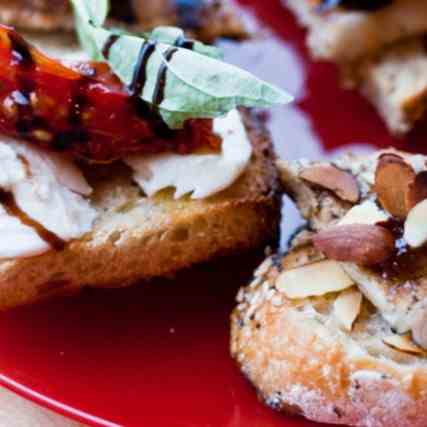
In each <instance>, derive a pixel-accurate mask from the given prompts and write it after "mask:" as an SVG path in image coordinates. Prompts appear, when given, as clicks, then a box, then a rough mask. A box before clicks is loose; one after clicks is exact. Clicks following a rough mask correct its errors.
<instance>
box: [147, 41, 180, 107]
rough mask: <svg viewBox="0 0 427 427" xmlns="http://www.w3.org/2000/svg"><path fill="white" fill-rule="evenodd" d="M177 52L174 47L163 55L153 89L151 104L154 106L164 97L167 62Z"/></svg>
mask: <svg viewBox="0 0 427 427" xmlns="http://www.w3.org/2000/svg"><path fill="white" fill-rule="evenodd" d="M176 52H178V49H177V48H176V47H170V48H169V49H168V50H167V51H166V52H165V55H164V61H163V62H162V65H161V66H160V68H159V74H158V76H157V82H156V86H155V88H154V94H153V103H154V105H160V104H161V103H162V101H163V99H164V97H165V87H166V73H167V71H168V62H169V61H170V60H171V59H172V57H173V55H174V54H175V53H176Z"/></svg>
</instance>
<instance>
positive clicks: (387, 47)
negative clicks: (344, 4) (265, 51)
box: [285, 0, 427, 135]
mask: <svg viewBox="0 0 427 427" xmlns="http://www.w3.org/2000/svg"><path fill="white" fill-rule="evenodd" d="M285 3H286V5H287V6H288V7H289V8H290V9H292V10H293V11H294V12H295V14H296V16H297V18H298V19H299V21H300V22H301V23H302V25H304V26H306V27H307V28H308V38H307V43H308V46H309V48H310V50H311V53H312V54H313V56H314V57H316V58H319V59H325V60H329V61H332V62H334V63H336V64H338V65H339V66H340V70H341V72H342V76H343V83H344V84H345V86H348V87H353V88H354V87H359V89H360V91H361V92H362V94H364V95H365V96H366V97H367V98H368V99H369V100H370V101H371V102H372V103H373V104H374V105H375V107H376V108H377V110H378V112H379V114H380V115H381V117H382V119H383V120H384V122H385V123H386V125H387V127H388V129H389V130H390V131H391V132H392V133H393V134H395V135H402V134H405V133H407V132H409V131H410V130H411V129H412V128H413V127H414V124H415V123H416V122H418V121H419V120H420V119H422V118H424V116H425V111H426V105H427V103H426V98H427V77H426V76H427V53H426V49H425V42H424V40H423V35H424V33H426V32H427V3H426V2H424V1H422V0H410V1H407V0H397V1H394V2H393V4H392V5H391V6H389V7H386V8H384V9H381V10H379V11H377V12H354V11H345V10H339V9H338V10H337V11H332V12H328V13H322V14H319V13H317V12H316V11H315V10H314V9H313V6H312V5H310V1H308V0H304V1H300V0H285Z"/></svg>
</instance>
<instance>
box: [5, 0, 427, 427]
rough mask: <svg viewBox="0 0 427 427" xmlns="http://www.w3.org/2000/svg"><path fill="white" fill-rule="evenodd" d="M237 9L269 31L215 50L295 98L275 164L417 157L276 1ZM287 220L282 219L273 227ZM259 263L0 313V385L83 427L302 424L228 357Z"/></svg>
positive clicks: (226, 265)
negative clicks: (370, 155)
mask: <svg viewBox="0 0 427 427" xmlns="http://www.w3.org/2000/svg"><path fill="white" fill-rule="evenodd" d="M241 4H242V6H244V7H245V8H246V9H247V10H248V12H249V13H250V14H253V15H254V17H255V18H256V20H258V22H260V23H262V24H263V25H265V26H266V27H267V28H269V29H270V30H271V31H270V32H269V34H268V35H266V36H265V37H264V38H263V39H262V40H258V41H254V42H251V43H249V44H245V45H242V46H239V47H236V46H233V47H231V46H230V45H226V46H225V49H226V51H227V52H228V58H229V59H230V60H232V61H236V62H238V63H240V64H242V65H244V66H245V67H247V68H249V69H251V70H252V71H253V72H255V73H256V74H259V75H260V76H261V77H264V78H267V79H269V80H270V81H273V82H275V83H277V84H279V85H281V86H283V87H285V88H287V89H288V90H290V91H291V92H293V93H294V94H295V95H296V97H297V102H296V104H295V105H294V106H293V107H286V108H282V109H278V110H275V111H274V112H273V114H272V121H271V126H272V131H273V134H274V138H275V141H276V145H277V149H278V152H279V153H280V155H282V156H286V157H288V158H289V157H290V158H295V157H299V156H305V157H319V156H325V155H334V152H335V151H336V149H337V148H340V147H342V146H343V145H346V144H351V145H352V146H354V145H355V144H356V145H357V149H360V148H362V149H369V147H370V146H372V145H377V146H387V145H390V144H392V143H394V144H395V145H398V146H403V145H405V144H406V145H405V146H406V147H407V148H408V149H414V150H415V149H421V148H422V143H423V135H424V131H423V130H422V129H420V130H418V131H417V133H414V134H413V135H411V136H410V137H409V138H408V141H394V140H392V138H391V137H390V136H389V135H388V134H387V132H386V131H385V129H384V126H383V124H382V123H381V121H380V119H379V118H378V117H377V115H376V114H375V112H374V111H373V109H372V108H371V107H370V106H369V104H368V103H367V102H365V101H364V100H363V99H362V98H360V97H359V96H358V95H357V94H355V93H352V92H348V91H343V90H341V89H340V88H339V84H338V78H337V72H336V70H335V69H334V67H333V66H332V65H329V64H322V63H313V62H312V61H310V60H309V59H308V55H307V53H306V50H305V47H304V32H303V30H301V29H300V28H298V26H297V25H296V23H295V21H294V19H293V18H292V16H291V15H290V14H289V12H287V11H286V10H285V9H284V8H282V7H281V6H280V3H279V1H278V0H269V1H265V0H264V1H255V0H253V1H250V0H242V1H241ZM368 144H369V145H368ZM296 221H297V220H296V219H295V218H294V217H293V212H292V209H290V210H289V211H288V210H286V212H285V230H291V228H292V227H293V225H294V224H295V222H296ZM285 234H286V233H285ZM261 258H262V254H258V255H256V254H254V255H250V256H249V255H248V256H244V257H242V256H241V257H237V258H234V259H228V260H222V261H218V262H216V263H213V264H209V265H205V266H201V267H198V268H195V269H194V270H192V271H188V272H185V273H183V274H180V275H179V276H178V277H177V278H176V279H174V280H170V281H158V282H156V283H152V284H150V285H147V286H141V287H136V288H131V289H126V290H120V291H117V290H116V291H102V292H101V291H96V292H95V291H90V292H89V291H88V292H86V293H84V294H83V295H82V296H80V297H77V298H75V299H69V300H63V301H56V302H52V303H49V304H43V305H39V306H36V307H30V308H26V309H20V310H17V311H14V312H11V313H6V314H2V315H0V374H1V376H0V382H1V383H2V384H3V385H5V386H7V387H9V388H11V389H13V390H15V391H17V392H18V393H20V394H22V395H23V396H25V397H27V398H30V399H32V400H35V401H36V402H38V403H40V404H41V405H43V406H47V407H49V408H51V409H54V410H56V411H58V412H60V413H63V414H65V415H68V416H69V417H72V418H75V419H78V420H81V421H83V422H86V423H87V424H90V425H95V426H112V425H125V426H156V427H178V426H179V427H190V426H191V427H208V426H213V427H279V426H280V427H290V426H294V427H303V426H307V427H308V426H310V425H312V424H311V423H309V422H306V421H303V420H301V419H294V418H288V417H285V416H283V415H281V414H276V413H274V412H273V411H272V410H270V409H268V408H266V407H264V406H263V405H262V404H260V403H258V401H257V398H256V393H255V391H254V390H253V389H252V388H251V387H250V386H249V384H247V383H246V381H245V379H244V378H242V377H241V375H240V374H239V372H238V369H237V368H236V367H235V366H234V364H233V362H232V360H231V359H230V357H229V354H228V340H229V336H228V327H229V314H230V311H231V309H232V307H233V304H234V303H233V300H234V296H235V294H236V291H237V288H238V287H239V286H240V285H243V284H245V282H246V281H247V280H248V278H249V277H250V274H251V272H252V270H253V269H254V267H255V266H256V265H257V263H258V262H259V260H260V259H261Z"/></svg>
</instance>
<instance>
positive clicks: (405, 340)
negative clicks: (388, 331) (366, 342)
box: [383, 334, 424, 354]
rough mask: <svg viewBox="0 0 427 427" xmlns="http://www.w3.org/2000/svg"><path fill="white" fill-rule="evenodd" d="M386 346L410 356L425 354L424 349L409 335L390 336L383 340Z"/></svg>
mask: <svg viewBox="0 0 427 427" xmlns="http://www.w3.org/2000/svg"><path fill="white" fill-rule="evenodd" d="M383 342H384V344H386V345H388V346H389V347H391V348H393V349H395V350H398V351H403V352H404V353H410V354H424V351H423V349H421V348H420V347H418V346H417V345H416V344H415V343H414V342H413V341H412V340H411V338H410V337H409V335H396V334H393V335H389V336H388V337H385V338H383Z"/></svg>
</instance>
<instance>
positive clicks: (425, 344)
mask: <svg viewBox="0 0 427 427" xmlns="http://www.w3.org/2000/svg"><path fill="white" fill-rule="evenodd" d="M412 339H413V340H414V342H415V343H416V344H417V345H419V346H420V347H422V348H423V349H426V350H427V310H426V307H425V306H421V307H419V308H418V310H416V311H415V315H414V318H413V322H412Z"/></svg>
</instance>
